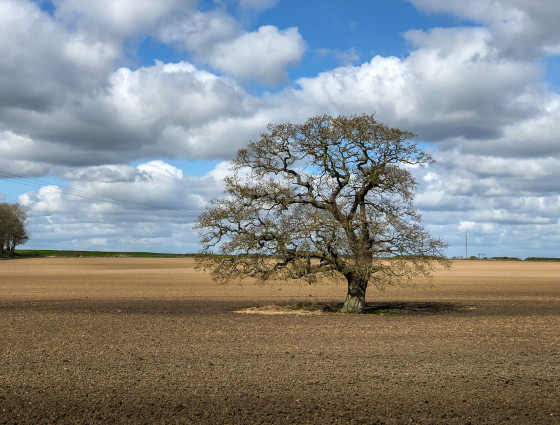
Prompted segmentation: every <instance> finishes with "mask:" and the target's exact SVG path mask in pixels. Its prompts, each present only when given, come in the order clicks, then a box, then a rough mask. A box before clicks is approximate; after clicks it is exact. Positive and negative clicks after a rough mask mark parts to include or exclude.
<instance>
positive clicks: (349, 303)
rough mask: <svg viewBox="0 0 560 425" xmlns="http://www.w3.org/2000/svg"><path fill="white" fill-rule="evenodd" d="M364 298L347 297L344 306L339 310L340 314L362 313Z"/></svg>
mask: <svg viewBox="0 0 560 425" xmlns="http://www.w3.org/2000/svg"><path fill="white" fill-rule="evenodd" d="M364 304H365V299H364V297H360V296H355V295H354V296H352V295H348V296H347V297H346V301H344V305H343V306H342V308H341V309H340V312H341V313H349V314H359V313H363V312H364Z"/></svg>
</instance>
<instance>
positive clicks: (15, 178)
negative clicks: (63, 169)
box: [0, 170, 198, 214]
mask: <svg viewBox="0 0 560 425" xmlns="http://www.w3.org/2000/svg"><path fill="white" fill-rule="evenodd" d="M0 179H4V180H8V181H10V182H12V183H16V184H21V185H24V186H29V187H35V188H39V189H41V188H43V187H45V186H55V187H57V188H59V189H60V190H61V191H62V192H64V193H66V194H67V195H70V196H75V197H78V198H83V199H89V200H91V201H99V202H106V203H109V204H114V205H120V206H129V207H136V208H141V209H148V210H155V211H171V212H179V213H185V214H197V213H198V211H194V210H184V209H176V208H165V207H159V206H156V205H150V204H145V203H142V202H135V201H130V200H127V199H123V198H117V197H114V196H107V195H101V194H98V193H93V192H87V191H84V190H79V189H72V188H69V187H64V186H60V185H58V184H53V183H50V182H46V181H44V180H39V179H34V178H30V177H24V176H20V175H18V174H14V173H9V172H7V171H2V170H0Z"/></svg>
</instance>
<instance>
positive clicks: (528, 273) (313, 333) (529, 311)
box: [0, 258, 560, 424]
mask: <svg viewBox="0 0 560 425" xmlns="http://www.w3.org/2000/svg"><path fill="white" fill-rule="evenodd" d="M344 293H345V288H344V287H343V286H336V285H332V284H326V283H325V284H319V285H317V286H308V285H306V284H288V283H273V284H270V285H267V286H259V285H254V284H243V285H239V284H236V283H233V284H230V285H228V286H218V285H215V284H213V283H211V282H210V281H209V279H208V277H207V276H206V275H205V274H204V273H201V272H197V271H195V270H194V268H193V263H192V260H190V259H153V258H152V259H127V258H108V259H107V258H101V259H93V258H78V259H63V258H43V259H30V260H11V261H0V329H1V330H0V424H47V423H64V424H95V423H130V424H158V423H161V424H175V423H178V424H182V423H227V424H252V423H255V424H257V423H258V424H267V423H304V424H306V423H317V424H330V423H341V424H343V423H355V424H358V423H359V424H403V423H432V424H440V423H442V424H443V423H444V424H467V423H472V424H483V423H488V424H496V423H511V424H559V423H560V263H524V262H503V263H502V262H483V261H480V262H477V261H468V262H456V263H455V264H454V267H453V268H452V269H451V270H449V271H441V272H439V273H437V275H436V277H435V280H434V284H433V286H432V287H429V288H423V289H414V290H412V289H391V290H387V291H385V292H379V291H376V290H374V289H371V290H370V291H369V293H368V294H367V300H368V301H369V302H370V303H376V305H377V306H378V307H380V308H384V309H387V310H391V311H396V312H398V314H393V315H361V316H345V315H338V314H330V315H329V314H324V315H308V316H302V315H260V314H238V313H234V312H233V311H234V310H240V309H243V308H247V307H251V306H265V305H269V304H273V303H275V304H278V303H286V304H288V303H294V302H299V301H308V302H315V303H317V302H328V301H342V300H343V298H344Z"/></svg>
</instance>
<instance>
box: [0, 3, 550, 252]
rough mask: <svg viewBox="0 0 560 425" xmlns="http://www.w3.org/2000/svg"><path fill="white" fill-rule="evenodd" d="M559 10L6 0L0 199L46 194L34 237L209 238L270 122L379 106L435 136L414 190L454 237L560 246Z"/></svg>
mask: <svg viewBox="0 0 560 425" xmlns="http://www.w3.org/2000/svg"><path fill="white" fill-rule="evenodd" d="M559 19H560V3H558V2H556V1H554V0H543V1H540V2H526V1H522V0H448V1H446V2H441V1H438V0H408V1H404V0H403V1H380V0H379V1H378V0H375V1H374V0H370V1H366V0H357V1H342V0H331V1H327V0H317V1H305V2H302V1H295V0H221V1H211V0H207V1H201V2H199V1H196V0H160V1H158V2H154V1H152V0H118V1H116V0H99V1H96V2H86V1H83V0H53V1H39V0H37V1H29V0H0V55H1V57H2V61H0V200H8V201H19V202H21V203H23V204H25V205H26V206H28V207H29V210H30V219H31V222H30V226H31V232H32V234H33V236H32V238H31V240H30V241H29V243H28V244H27V247H29V248H53V249H92V250H94V249H95V250H142V251H160V252H195V251H197V250H198V248H199V246H198V237H197V235H196V233H195V232H193V231H192V222H193V220H194V218H196V215H197V214H198V213H200V212H201V211H202V210H203V208H204V207H205V205H206V204H207V202H208V200H209V199H211V198H213V197H218V196H220V194H221V193H222V190H223V177H224V176H225V175H226V174H227V161H228V159H230V158H231V157H232V156H233V155H234V154H235V152H236V150H237V149H239V148H241V147H243V146H244V145H245V144H246V143H247V142H248V141H249V140H250V139H252V138H255V137H257V136H258V134H259V133H260V132H261V131H263V130H264V129H265V128H266V124H268V123H270V122H272V123H277V122H286V121H290V122H301V121H304V120H305V119H307V118H308V117H310V116H313V115H318V114H323V113H328V114H333V115H336V114H360V113H376V117H377V118H378V119H379V120H380V121H382V122H384V123H386V124H388V125H391V126H395V127H398V128H401V129H405V130H411V131H414V132H415V133H417V134H418V138H417V140H418V142H420V143H422V146H424V147H426V148H428V149H430V150H431V151H432V152H433V155H434V157H435V159H436V160H437V163H436V164H435V165H433V166H430V167H429V168H426V169H423V170H419V171H418V172H417V176H416V177H417V179H418V181H419V183H420V185H419V190H418V196H417V206H418V208H419V209H420V210H421V212H422V214H423V217H424V224H425V225H426V227H427V228H428V229H429V230H430V231H431V232H432V233H434V234H436V235H438V236H440V237H441V238H443V239H444V240H446V241H448V242H449V243H451V245H452V246H451V248H450V249H449V252H448V253H449V255H450V256H460V255H464V235H465V233H468V234H469V246H470V248H469V253H470V254H472V255H477V254H482V253H484V254H486V255H488V256H501V255H508V256H518V257H527V256H560V254H559V253H558V247H559V245H560V225H559V223H558V217H559V216H560V183H559V182H560V171H559V170H560V156H559V151H560V143H559V141H558V138H557V137H558V136H557V135H558V134H560V131H559V130H560V96H559V93H558V88H559V85H560V80H559V71H560V61H559V54H560V28H558V25H557V22H558V20H559ZM2 173H4V174H2ZM2 176H4V177H12V178H11V179H8V178H2ZM14 176H22V177H24V178H27V179H30V178H31V179H34V180H25V179H21V178H15V179H14V178H13V177H14ZM79 194H81V196H77V195H79ZM115 200H121V201H122V200H124V201H127V202H124V203H123V202H115Z"/></svg>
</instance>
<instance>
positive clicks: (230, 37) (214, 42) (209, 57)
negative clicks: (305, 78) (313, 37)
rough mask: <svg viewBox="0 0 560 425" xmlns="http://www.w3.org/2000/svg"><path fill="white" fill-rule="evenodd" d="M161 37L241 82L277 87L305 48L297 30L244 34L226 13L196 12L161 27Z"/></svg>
mask: <svg viewBox="0 0 560 425" xmlns="http://www.w3.org/2000/svg"><path fill="white" fill-rule="evenodd" d="M158 37H159V38H160V39H161V40H162V41H164V42H166V43H175V44H176V45H179V46H181V47H182V48H184V49H186V50H188V51H191V52H193V53H194V54H195V56H196V58H197V59H198V60H199V61H202V62H205V63H208V64H210V65H211V66H212V67H213V68H214V69H215V70H217V71H220V72H224V73H226V74H229V75H231V76H234V77H238V78H241V79H255V80H256V81H258V82H259V83H263V84H267V85H273V86H274V85H277V84H279V83H280V82H283V81H284V80H285V79H286V78H287V72H286V67H288V66H293V65H296V64H297V63H298V62H299V61H300V60H301V58H302V56H303V54H304V52H305V49H306V46H305V43H304V41H303V38H302V37H301V35H300V34H299V32H298V30H297V28H288V29H285V30H280V29H278V28H277V27H275V26H272V25H266V26H262V27H260V28H259V29H258V30H257V31H252V32H244V31H242V30H241V29H240V28H239V27H238V25H237V23H236V21H234V20H233V18H232V17H231V16H230V15H228V14H227V13H226V12H225V11H222V10H217V11H212V12H196V13H194V14H192V15H189V16H187V17H186V18H183V19H182V20H178V21H176V22H175V23H173V24H171V25H167V26H164V27H162V28H161V29H160V30H159V33H158Z"/></svg>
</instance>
